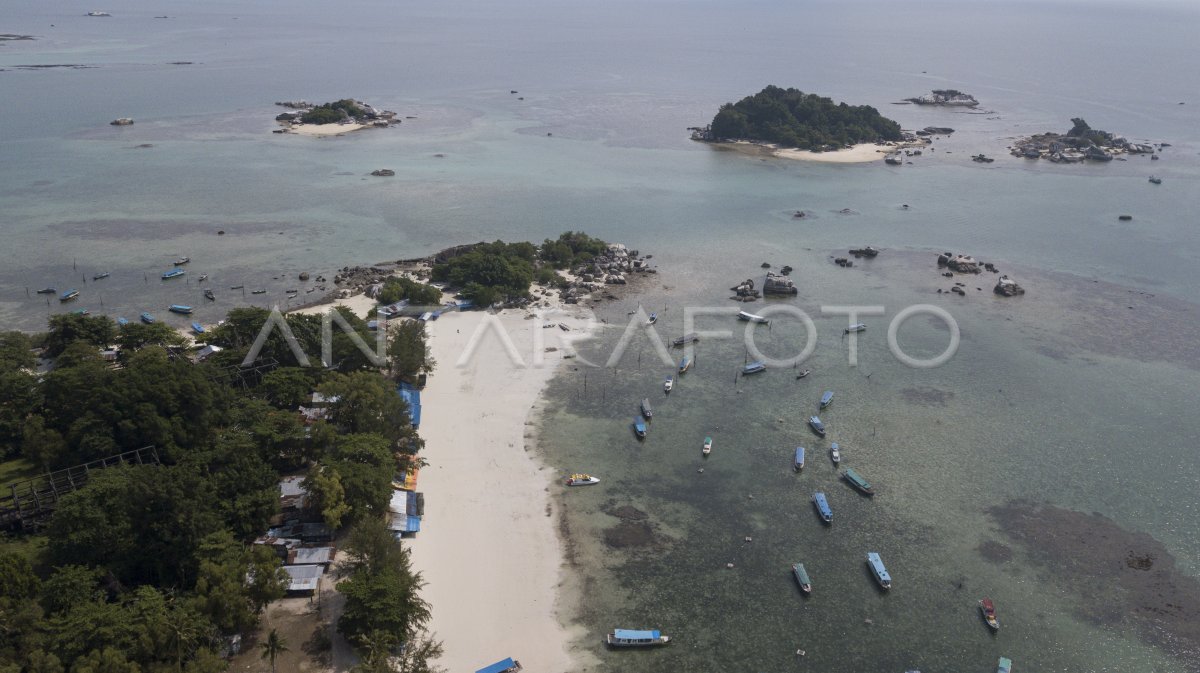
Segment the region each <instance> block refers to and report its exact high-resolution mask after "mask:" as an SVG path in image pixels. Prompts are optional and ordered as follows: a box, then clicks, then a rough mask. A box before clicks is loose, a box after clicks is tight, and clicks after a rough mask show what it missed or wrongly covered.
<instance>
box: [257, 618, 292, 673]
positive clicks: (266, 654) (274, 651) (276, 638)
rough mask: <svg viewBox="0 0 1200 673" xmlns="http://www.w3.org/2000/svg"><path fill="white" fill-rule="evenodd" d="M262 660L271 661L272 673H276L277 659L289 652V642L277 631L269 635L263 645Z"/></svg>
mask: <svg viewBox="0 0 1200 673" xmlns="http://www.w3.org/2000/svg"><path fill="white" fill-rule="evenodd" d="M259 647H260V648H262V658H263V659H270V660H271V673H275V657H278V656H279V655H280V654H283V653H284V652H287V651H288V646H287V641H286V640H284V639H283V636H281V635H279V632H278V631H276V630H275V629H271V633H269V634H267V639H266V640H265V641H263V643H262V644H261V645H259Z"/></svg>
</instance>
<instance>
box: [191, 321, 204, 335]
mask: <svg viewBox="0 0 1200 673" xmlns="http://www.w3.org/2000/svg"><path fill="white" fill-rule="evenodd" d="M192 331H193V332H195V333H196V334H204V325H201V324H200V323H198V322H194V323H192Z"/></svg>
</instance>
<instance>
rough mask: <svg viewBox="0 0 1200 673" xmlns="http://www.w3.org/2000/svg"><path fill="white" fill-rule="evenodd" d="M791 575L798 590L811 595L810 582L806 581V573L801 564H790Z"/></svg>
mask: <svg viewBox="0 0 1200 673" xmlns="http://www.w3.org/2000/svg"><path fill="white" fill-rule="evenodd" d="M792 575H794V576H795V577H796V584H799V585H800V590H801V591H803V592H804V593H806V594H811V593H812V580H810V579H808V571H807V570H805V569H804V564H803V563H793V564H792Z"/></svg>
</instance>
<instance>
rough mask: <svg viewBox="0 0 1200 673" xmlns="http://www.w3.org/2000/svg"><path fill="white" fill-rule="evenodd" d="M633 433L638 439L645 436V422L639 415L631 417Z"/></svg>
mask: <svg viewBox="0 0 1200 673" xmlns="http://www.w3.org/2000/svg"><path fill="white" fill-rule="evenodd" d="M633 434H634V435H636V436H637V438H638V439H645V438H646V422H645V421H643V420H642V418H641V417H640V416H639V417H637V418H635V419H633Z"/></svg>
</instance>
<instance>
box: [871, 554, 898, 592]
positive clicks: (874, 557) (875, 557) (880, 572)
mask: <svg viewBox="0 0 1200 673" xmlns="http://www.w3.org/2000/svg"><path fill="white" fill-rule="evenodd" d="M867 567H869V568H870V569H871V574H872V575H874V576H875V581H876V582H879V586H880V587H881V588H883V589H891V588H892V576H891V575H889V574H888V571H887V568H885V567H883V559H881V558H879V554H877V553H875V552H873V551H872V552H867Z"/></svg>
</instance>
